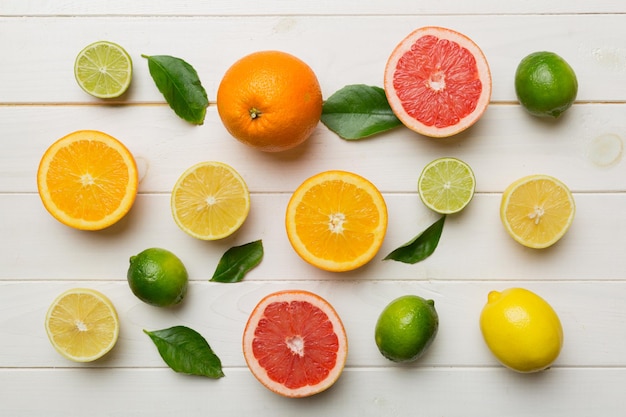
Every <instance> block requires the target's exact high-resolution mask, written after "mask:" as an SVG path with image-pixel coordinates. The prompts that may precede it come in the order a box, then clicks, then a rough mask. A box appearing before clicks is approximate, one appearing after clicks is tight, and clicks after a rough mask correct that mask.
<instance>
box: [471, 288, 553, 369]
mask: <svg viewBox="0 0 626 417" xmlns="http://www.w3.org/2000/svg"><path fill="white" fill-rule="evenodd" d="M480 329H481V331H482V334H483V337H484V339H485V342H486V343H487V346H488V347H489V349H490V350H491V352H492V353H493V354H494V356H495V357H496V358H497V359H498V361H500V363H502V364H503V365H504V366H506V367H508V368H510V369H512V370H514V371H517V372H537V371H541V370H543V369H546V368H548V367H549V366H550V365H551V364H552V363H553V362H554V361H555V360H556V358H557V357H558V356H559V353H560V352H561V348H562V346H563V327H562V326H561V321H560V320H559V317H558V316H557V314H556V312H555V311H554V309H553V308H552V307H551V306H550V304H548V303H547V302H546V301H545V300H544V299H543V298H541V297H539V296H538V295H537V294H535V293H533V292H531V291H529V290H526V289H523V288H509V289H507V290H505V291H502V292H498V291H491V292H490V293H489V295H488V300H487V304H486V305H485V307H484V308H483V310H482V313H481V315H480Z"/></svg>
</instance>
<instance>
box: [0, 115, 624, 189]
mask: <svg viewBox="0 0 626 417" xmlns="http://www.w3.org/2000/svg"><path fill="white" fill-rule="evenodd" d="M0 110H1V112H2V113H1V117H3V120H4V122H3V123H2V124H0V137H2V138H3V140H4V144H5V145H4V150H3V152H2V153H0V190H2V191H4V192H36V191H37V184H36V181H35V179H36V172H37V167H38V166H39V161H40V159H41V156H42V155H43V154H44V152H45V150H46V149H47V148H48V147H49V146H50V145H51V144H52V143H53V142H54V141H56V140H57V139H58V138H60V137H62V136H65V135H66V134H68V133H70V132H73V131H75V130H78V129H96V130H102V131H104V132H107V133H109V134H111V135H113V136H115V137H117V138H118V139H120V140H121V141H122V142H124V143H125V144H126V145H127V146H128V147H129V149H130V150H131V152H133V154H134V155H135V158H136V159H137V161H138V165H139V168H140V171H141V175H142V180H141V184H140V192H142V193H154V192H158V193H169V192H170V191H171V189H172V187H173V185H174V183H175V182H176V179H177V178H178V177H179V175H181V174H182V172H183V171H184V170H185V169H187V168H188V167H189V166H191V165H193V164H195V163H197V162H200V161H202V160H218V161H223V162H226V163H228V164H230V165H232V166H233V167H234V168H235V169H237V170H238V171H239V172H240V173H241V175H242V176H243V177H244V179H245V180H246V182H247V184H248V186H249V188H250V190H251V191H252V192H259V193H265V192H293V190H295V189H296V188H297V187H298V185H300V183H302V181H304V180H305V179H306V178H308V177H309V176H311V175H314V174H316V173H318V172H321V171H325V170H329V169H343V170H348V171H354V172H356V173H358V174H360V175H362V176H364V177H366V178H368V179H369V180H370V181H372V182H373V183H374V184H376V186H377V187H378V188H379V189H380V190H381V191H383V192H394V193H396V192H405V193H414V192H415V191H416V187H417V186H416V184H417V178H418V177H419V174H420V172H421V170H422V169H423V167H424V166H426V164H427V163H429V162H430V161H432V160H434V159H436V158H440V157H442V156H456V157H459V158H461V159H463V160H465V161H466V162H467V163H468V164H470V166H472V168H473V170H474V173H475V175H476V180H477V190H478V191H479V192H490V193H491V192H502V191H503V190H504V189H505V188H506V187H507V186H508V185H509V184H510V183H511V182H513V181H514V180H516V179H517V178H520V177H523V176H525V175H529V174H535V173H544V174H550V175H554V176H556V177H558V178H560V179H561V180H562V181H564V182H565V183H566V184H567V185H568V186H569V187H570V188H571V189H572V190H573V191H576V192H593V191H599V192H623V191H625V190H626V162H625V161H624V160H623V146H624V141H625V140H626V125H624V123H622V122H621V120H622V115H623V114H624V112H625V111H626V106H625V105H624V104H581V105H576V106H575V107H573V108H572V109H570V110H569V111H568V112H567V113H566V114H565V115H564V116H563V118H562V119H560V120H559V121H558V122H557V123H553V122H548V121H546V120H537V119H536V118H533V117H532V116H530V115H528V114H526V113H525V112H524V111H523V110H522V109H521V108H520V107H519V106H507V105H492V106H491V107H489V108H488V110H487V111H486V113H485V115H484V117H483V118H482V119H481V120H480V121H479V122H478V123H477V124H476V125H475V126H473V127H472V128H470V129H469V130H467V131H465V132H464V133H462V134H460V135H459V136H458V137H454V138H448V139H432V138H426V137H423V136H420V135H418V134H417V133H414V132H412V131H410V130H409V129H407V128H405V127H399V128H397V129H395V130H393V131H391V132H387V133H384V134H381V135H379V136H377V137H372V138H369V139H367V140H363V141H352V142H351V141H345V140H342V139H340V138H339V136H337V135H336V134H334V133H333V132H330V131H329V130H328V129H327V128H326V127H325V126H324V125H323V124H322V123H320V124H319V125H318V128H317V129H316V131H315V132H314V134H313V136H312V137H311V138H310V139H309V141H307V142H306V143H305V144H303V145H302V146H300V147H297V148H295V149H293V150H291V151H287V152H283V153H279V154H267V153H263V152H259V151H257V150H254V149H252V148H249V147H246V146H245V145H243V144H241V143H239V142H238V141H236V140H235V139H234V138H232V137H231V136H230V134H229V133H228V132H227V131H226V129H225V128H224V127H223V125H222V122H221V120H220V119H219V116H218V114H217V111H216V107H215V106H211V107H209V110H208V113H207V118H206V121H205V124H204V125H203V126H192V125H190V124H188V123H186V122H184V121H183V120H181V119H179V118H178V117H177V116H176V115H175V114H174V112H173V111H171V109H170V108H169V107H167V106H165V105H162V106H122V107H115V106H102V107H99V106H10V107H4V108H3V107H0ZM33 120H36V121H37V123H33ZM603 138H604V139H605V141H608V142H609V144H612V145H611V146H605V145H606V143H605V142H603V141H602V140H603ZM286 172H288V173H289V175H285V173H286Z"/></svg>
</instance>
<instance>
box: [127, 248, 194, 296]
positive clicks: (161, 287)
mask: <svg viewBox="0 0 626 417" xmlns="http://www.w3.org/2000/svg"><path fill="white" fill-rule="evenodd" d="M126 278H127V279H128V285H130V289H131V291H132V292H133V294H135V295H136V296H137V297H138V298H139V299H140V300H142V301H144V302H146V303H148V304H151V305H155V306H159V307H167V306H171V305H174V304H178V303H180V302H181V301H182V300H183V298H184V297H185V294H186V293H187V282H188V275H187V269H186V268H185V265H183V263H182V262H181V260H180V259H179V258H178V257H177V256H176V255H174V254H173V253H172V252H170V251H168V250H165V249H160V248H150V249H146V250H144V251H143V252H140V253H139V254H137V255H135V256H131V257H130V266H129V267H128V273H127V275H126Z"/></svg>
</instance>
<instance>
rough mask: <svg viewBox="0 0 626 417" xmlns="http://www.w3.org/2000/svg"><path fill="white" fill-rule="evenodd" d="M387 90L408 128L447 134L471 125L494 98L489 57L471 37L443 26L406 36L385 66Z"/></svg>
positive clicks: (423, 29) (418, 131)
mask: <svg viewBox="0 0 626 417" xmlns="http://www.w3.org/2000/svg"><path fill="white" fill-rule="evenodd" d="M384 87H385V93H386V95H387V100H388V101H389V105H390V106H391V108H392V110H393V112H394V113H395V114H396V116H397V117H398V118H399V119H400V121H402V123H403V124H404V125H405V126H407V127H408V128H409V129H411V130H413V131H415V132H417V133H420V134H422V135H425V136H431V137H448V136H452V135H455V134H457V133H460V132H462V131H463V130H465V129H467V128H469V127H470V126H472V125H473V124H474V123H475V122H476V121H477V120H478V119H479V118H480V117H481V116H482V114H483V113H484V111H485V109H486V108H487V105H488V104H489V101H490V99H491V72H490V70H489V65H488V63H487V59H486V58H485V55H484V54H483V52H482V51H481V50H480V48H479V47H478V46H477V45H476V44H475V43H474V42H473V41H472V40H471V39H470V38H468V37H467V36H465V35H463V34H461V33H459V32H456V31H453V30H450V29H446V28H441V27H433V26H429V27H423V28H420V29H417V30H415V31H414V32H413V33H411V34H410V35H408V36H407V37H406V38H404V40H402V42H400V44H398V46H396V48H395V49H394V51H393V53H392V54H391V56H390V57H389V60H388V61H387V65H386V67H385V85H384Z"/></svg>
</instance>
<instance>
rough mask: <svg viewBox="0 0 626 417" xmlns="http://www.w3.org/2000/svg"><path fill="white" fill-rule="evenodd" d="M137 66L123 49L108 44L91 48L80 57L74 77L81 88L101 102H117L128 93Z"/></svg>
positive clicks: (81, 52) (77, 59)
mask: <svg viewBox="0 0 626 417" xmlns="http://www.w3.org/2000/svg"><path fill="white" fill-rule="evenodd" d="M132 74H133V63H132V60H131V58H130V56H129V55H128V53H127V52H126V51H125V50H124V48H122V47H121V46H119V45H117V44H115V43H113V42H107V41H98V42H94V43H92V44H90V45H87V46H86V47H85V48H84V49H83V50H82V51H80V53H79V54H78V56H77V57H76V61H75V63H74V76H75V77H76V81H77V82H78V85H79V86H80V87H81V88H82V89H83V90H84V91H85V92H86V93H88V94H91V95H92V96H94V97H98V98H116V97H119V96H121V95H122V94H124V93H125V92H126V90H128V87H129V86H130V81H131V79H132Z"/></svg>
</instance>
